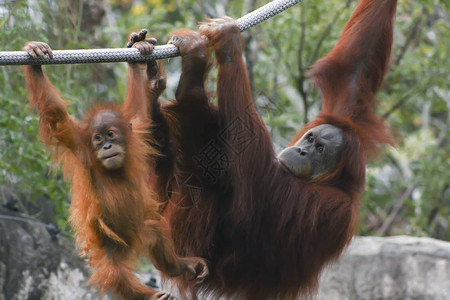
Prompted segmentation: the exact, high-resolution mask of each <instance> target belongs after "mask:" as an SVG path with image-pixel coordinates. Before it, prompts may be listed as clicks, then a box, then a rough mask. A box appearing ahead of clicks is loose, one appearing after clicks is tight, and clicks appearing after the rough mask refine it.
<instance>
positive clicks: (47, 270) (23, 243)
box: [0, 207, 100, 300]
mask: <svg viewBox="0 0 450 300" xmlns="http://www.w3.org/2000/svg"><path fill="white" fill-rule="evenodd" d="M88 276H89V273H88V271H87V268H86V266H85V262H84V261H83V260H82V259H80V258H79V257H78V255H77V254H76V253H75V247H74V245H73V243H72V242H70V241H69V240H68V239H66V238H65V237H63V236H59V237H57V238H56V239H54V238H52V236H51V235H50V234H49V232H48V231H47V229H46V226H45V224H44V223H41V222H38V221H36V220H35V219H31V218H26V217H23V216H21V215H20V214H19V213H16V212H12V211H10V210H7V209H4V208H2V207H0V300H10V299H14V300H22V299H23V300H25V299H46V300H60V299H68V300H70V299H87V300H89V299H99V298H100V297H99V295H98V294H96V293H95V291H93V290H91V289H90V288H89V287H87V285H86V283H87V280H88Z"/></svg>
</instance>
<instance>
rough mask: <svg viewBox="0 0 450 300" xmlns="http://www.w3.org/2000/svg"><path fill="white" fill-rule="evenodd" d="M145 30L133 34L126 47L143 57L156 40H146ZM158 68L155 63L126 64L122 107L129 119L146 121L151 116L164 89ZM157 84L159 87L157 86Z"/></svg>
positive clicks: (150, 50)
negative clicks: (125, 90) (133, 49)
mask: <svg viewBox="0 0 450 300" xmlns="http://www.w3.org/2000/svg"><path fill="white" fill-rule="evenodd" d="M146 34H147V30H146V29H142V30H141V31H140V32H139V34H137V33H135V32H133V33H132V34H131V35H130V42H128V44H127V46H128V47H132V48H137V49H139V51H140V52H141V54H143V55H150V54H152V52H153V49H154V46H155V44H156V39H154V38H149V39H146V38H145V36H146ZM159 77H160V76H159V72H158V66H157V65H156V62H155V61H149V62H148V63H145V62H144V63H136V62H130V63H128V87H127V93H126V97H125V102H124V105H123V109H124V112H125V114H126V116H127V117H128V118H129V119H132V118H134V117H137V118H139V119H141V120H147V119H148V118H150V116H151V114H152V108H153V105H152V103H153V102H155V101H157V99H158V97H159V95H160V94H161V92H162V91H163V90H164V89H165V81H164V80H163V82H164V86H162V84H163V82H160V81H159V80H158V79H159ZM158 83H159V85H158Z"/></svg>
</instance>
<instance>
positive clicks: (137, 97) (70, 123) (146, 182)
mask: <svg viewBox="0 0 450 300" xmlns="http://www.w3.org/2000/svg"><path fill="white" fill-rule="evenodd" d="M144 66H146V65H145V64H144ZM25 78H26V83H27V88H28V91H29V93H30V103H31V105H32V107H36V108H37V110H38V112H39V115H40V136H41V138H42V141H43V142H44V143H46V144H47V145H48V146H54V147H55V152H54V153H55V155H54V160H55V161H57V162H58V164H61V165H62V167H63V172H64V175H65V177H66V179H67V180H69V181H71V192H72V202H71V205H70V223H71V224H72V227H73V229H74V232H75V237H76V242H77V244H78V245H79V246H80V248H81V250H82V254H83V255H86V256H88V262H89V265H90V266H91V267H92V269H93V270H94V273H93V275H92V276H91V278H90V281H89V282H90V283H92V284H93V285H94V286H95V287H98V288H100V289H101V291H102V292H103V293H104V292H106V291H108V290H110V289H112V290H113V291H114V292H115V293H116V294H117V295H120V296H122V297H124V298H125V299H147V298H149V297H151V296H153V295H155V294H156V292H155V291H153V290H152V289H150V288H148V287H147V286H145V285H143V284H142V283H141V282H140V281H139V280H138V278H137V277H136V275H134V273H133V266H134V265H135V264H136V263H137V260H138V257H139V256H140V255H147V256H148V257H150V258H151V259H152V261H153V263H154V265H155V266H157V267H158V268H159V269H160V270H161V271H163V272H165V273H167V274H168V275H170V276H178V275H180V274H181V273H182V272H185V271H187V270H188V266H196V265H197V264H198V263H199V262H202V263H203V261H200V259H197V258H191V259H190V260H189V259H188V258H180V257H178V256H177V255H176V253H175V250H174V246H173V242H172V240H171V239H170V237H169V236H170V234H169V231H168V227H167V225H166V223H165V222H164V220H162V219H161V216H160V214H159V213H158V210H159V205H158V202H157V201H156V197H157V195H156V194H155V193H154V192H153V191H152V190H151V188H150V186H151V185H150V182H151V179H152V161H153V157H157V156H158V155H159V153H158V151H157V150H155V147H152V146H151V144H155V143H154V141H153V140H152V137H151V136H152V135H151V125H149V123H150V122H149V116H148V114H149V113H150V108H149V107H147V97H148V96H149V91H148V89H147V85H148V78H147V77H146V73H145V70H144V71H142V65H139V66H137V65H133V67H130V77H129V90H128V92H127V99H126V100H125V104H124V105H123V106H122V107H120V106H116V105H106V106H98V107H94V108H92V109H91V110H90V111H89V112H88V113H87V116H86V118H85V119H84V120H83V122H81V123H79V122H78V121H77V120H75V119H74V118H71V117H69V115H68V113H67V110H66V102H65V101H63V100H62V99H61V97H60V96H59V94H58V92H57V90H56V88H55V87H54V86H53V85H52V84H51V83H50V82H49V80H48V79H47V77H46V76H45V74H44V73H43V71H42V69H41V67H39V66H26V67H25ZM104 110H110V111H115V112H117V113H118V117H117V119H116V120H115V121H114V122H115V126H116V127H117V128H119V129H120V131H121V132H122V134H123V135H124V136H125V141H126V145H124V146H125V148H126V152H127V153H126V157H125V163H124V165H123V167H121V168H120V169H118V170H107V169H105V168H103V167H102V166H101V164H100V162H99V161H98V160H97V158H96V157H95V154H94V151H93V147H92V145H91V143H92V142H91V134H92V133H91V128H90V127H91V122H92V120H93V118H94V117H95V116H96V115H97V114H98V113H100V112H102V111H104ZM129 123H131V124H132V125H131V128H130V125H129ZM205 268H206V266H205Z"/></svg>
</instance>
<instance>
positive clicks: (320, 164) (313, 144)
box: [278, 124, 344, 179]
mask: <svg viewBox="0 0 450 300" xmlns="http://www.w3.org/2000/svg"><path fill="white" fill-rule="evenodd" d="M343 140H344V139H343V135H342V130H341V129H339V128H337V127H335V126H333V125H330V124H322V125H319V126H317V127H314V128H312V129H311V130H309V131H308V132H306V133H305V134H304V135H303V136H302V137H301V139H300V140H298V142H297V143H296V144H295V145H294V146H292V147H287V148H286V149H284V150H283V151H281V152H280V154H278V161H279V162H280V163H281V164H282V165H283V166H284V167H285V168H286V169H287V170H288V171H289V172H290V173H292V174H293V175H294V176H295V177H299V178H303V179H318V178H321V177H323V176H325V175H328V174H330V173H332V172H333V171H334V170H335V169H336V166H337V165H338V162H339V159H340V156H341V153H342V149H343V144H344V142H343Z"/></svg>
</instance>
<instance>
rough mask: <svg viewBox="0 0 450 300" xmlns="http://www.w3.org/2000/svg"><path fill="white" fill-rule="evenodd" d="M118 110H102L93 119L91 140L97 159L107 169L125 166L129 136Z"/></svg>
mask: <svg viewBox="0 0 450 300" xmlns="http://www.w3.org/2000/svg"><path fill="white" fill-rule="evenodd" d="M120 118H121V115H120V113H119V112H117V111H113V110H103V111H100V112H99V113H98V114H97V115H96V116H95V117H94V118H93V119H92V121H91V124H90V127H91V141H92V147H93V151H94V154H95V157H96V158H97V160H98V161H99V162H100V163H101V165H102V166H103V167H105V169H107V170H117V169H120V168H122V167H123V166H124V164H125V158H126V146H127V137H126V134H125V132H124V131H125V128H122V127H123V126H122V125H121V122H120Z"/></svg>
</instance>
